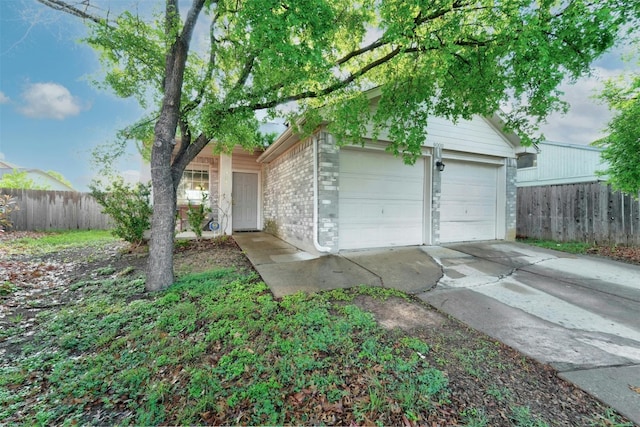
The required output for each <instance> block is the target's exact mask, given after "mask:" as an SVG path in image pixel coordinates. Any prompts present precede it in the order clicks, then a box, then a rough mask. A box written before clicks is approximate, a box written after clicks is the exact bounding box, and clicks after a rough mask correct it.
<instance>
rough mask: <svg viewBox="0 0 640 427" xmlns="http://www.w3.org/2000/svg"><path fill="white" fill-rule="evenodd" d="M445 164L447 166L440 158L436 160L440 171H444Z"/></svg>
mask: <svg viewBox="0 0 640 427" xmlns="http://www.w3.org/2000/svg"><path fill="white" fill-rule="evenodd" d="M444 166H445V164H444V163H443V162H441V161H440V160H438V161H437V162H436V167H437V168H438V170H439V171H440V172H442V171H443V170H444Z"/></svg>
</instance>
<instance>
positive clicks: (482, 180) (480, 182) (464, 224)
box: [440, 160, 498, 243]
mask: <svg viewBox="0 0 640 427" xmlns="http://www.w3.org/2000/svg"><path fill="white" fill-rule="evenodd" d="M445 163H446V168H445V170H444V171H443V172H441V173H442V187H441V188H442V194H441V198H440V241H441V242H442V243H447V242H464V241H470V240H493V239H495V238H496V221H497V194H498V192H497V184H498V166H496V165H491V164H483V163H474V162H464V161H456V160H445Z"/></svg>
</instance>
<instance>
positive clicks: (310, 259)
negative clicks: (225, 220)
mask: <svg viewBox="0 0 640 427" xmlns="http://www.w3.org/2000/svg"><path fill="white" fill-rule="evenodd" d="M233 238H234V239H235V241H236V242H237V243H238V245H239V246H240V248H241V249H242V250H243V251H244V253H245V254H246V255H247V258H249V261H251V263H252V264H253V266H254V267H255V268H256V270H258V273H260V276H262V279H263V280H264V281H265V283H266V284H267V285H268V286H269V288H270V289H271V292H273V295H274V296H275V297H276V298H281V297H283V296H285V295H291V294H294V293H296V292H301V291H302V292H319V291H325V290H331V289H341V288H350V287H353V286H358V285H369V286H381V287H386V288H394V289H401V290H403V291H405V292H407V293H412V294H415V293H419V292H424V291H426V290H428V289H430V288H432V287H433V286H435V284H436V283H437V282H438V280H439V279H440V278H441V277H442V268H441V267H440V266H439V265H438V264H436V263H435V261H434V260H433V259H432V258H431V257H430V256H429V255H427V254H426V253H424V252H423V251H422V250H421V249H420V248H417V247H412V248H397V249H382V250H372V251H350V252H347V253H344V254H340V255H322V256H321V255H320V254H317V253H310V252H305V251H302V250H300V249H298V248H296V247H295V246H293V245H290V244H289V243H286V242H284V241H282V240H280V239H278V238H277V237H274V236H273V235H271V234H269V233H261V232H258V233H237V234H234V235H233Z"/></svg>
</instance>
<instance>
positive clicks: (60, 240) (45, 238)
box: [1, 230, 119, 255]
mask: <svg viewBox="0 0 640 427" xmlns="http://www.w3.org/2000/svg"><path fill="white" fill-rule="evenodd" d="M116 240H119V239H118V238H117V237H114V236H113V235H112V234H111V232H110V231H109V230H78V231H73V230H72V231H69V230H64V231H47V232H44V234H43V235H40V236H38V237H23V238H19V239H12V240H6V241H3V242H2V244H1V246H2V249H3V250H4V251H5V252H6V253H7V255H13V254H17V253H24V254H47V253H51V252H56V251H59V250H62V249H70V248H74V247H80V246H99V245H102V244H105V243H110V242H113V241H116Z"/></svg>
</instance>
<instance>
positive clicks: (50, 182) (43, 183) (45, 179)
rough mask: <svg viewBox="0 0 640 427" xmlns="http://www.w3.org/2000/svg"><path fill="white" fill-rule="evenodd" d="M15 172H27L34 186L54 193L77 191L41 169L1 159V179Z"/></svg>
mask: <svg viewBox="0 0 640 427" xmlns="http://www.w3.org/2000/svg"><path fill="white" fill-rule="evenodd" d="M14 172H26V177H27V179H29V180H31V181H33V182H34V184H36V185H38V186H40V187H45V188H47V189H48V190H54V191H75V190H74V189H73V188H72V187H70V186H69V185H67V184H66V183H64V182H62V181H60V180H59V179H58V178H56V177H55V176H53V175H50V174H48V173H47V172H44V171H42V170H40V169H32V168H25V167H22V166H18V165H15V164H13V163H9V162H7V161H5V160H4V159H0V179H2V177H3V176H4V175H6V174H12V173H14Z"/></svg>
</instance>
